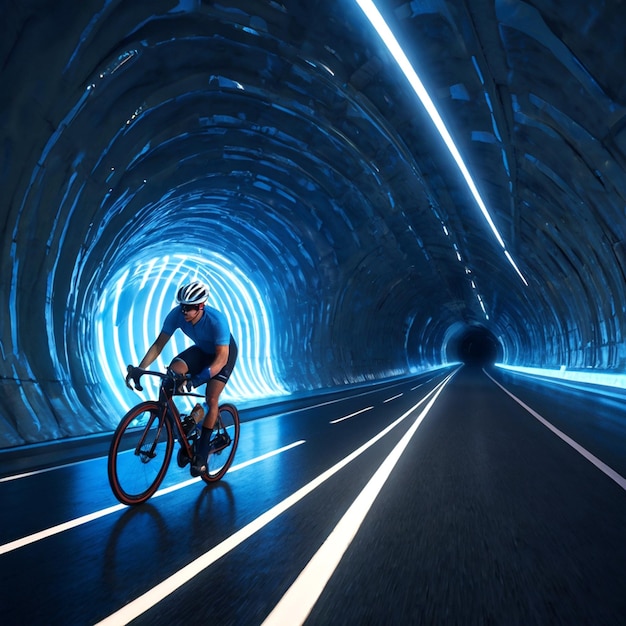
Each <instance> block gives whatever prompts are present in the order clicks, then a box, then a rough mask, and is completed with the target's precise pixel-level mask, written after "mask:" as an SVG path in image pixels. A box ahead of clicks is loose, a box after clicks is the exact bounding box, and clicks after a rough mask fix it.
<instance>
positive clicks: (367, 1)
mask: <svg viewBox="0 0 626 626" xmlns="http://www.w3.org/2000/svg"><path fill="white" fill-rule="evenodd" d="M356 3H357V4H358V5H359V7H360V8H361V10H362V11H363V13H365V16H366V17H367V19H368V20H369V21H370V23H371V24H372V26H373V27H374V28H375V29H376V32H377V33H378V35H379V36H380V38H381V39H382V40H383V43H384V44H385V45H386V46H387V49H388V50H389V52H390V53H391V55H392V56H393V58H394V59H395V61H396V63H397V64H398V67H399V68H400V69H401V70H402V72H403V74H404V75H405V76H406V78H407V80H408V81H409V84H410V85H411V87H412V88H413V91H415V94H416V95H417V97H418V98H419V99H420V101H421V103H422V105H423V106H424V108H425V109H426V111H427V113H428V115H429V116H430V119H431V120H432V121H433V124H434V125H435V127H436V128H437V130H438V131H439V134H440V135H441V138H442V139H443V141H444V143H445V144H446V146H447V148H448V150H449V151H450V154H451V155H452V157H453V158H454V160H455V162H456V164H457V166H458V168H459V170H460V172H461V174H462V175H463V178H464V179H465V182H466V183H467V186H468V187H469V190H470V192H471V194H472V196H474V200H475V201H476V204H477V205H478V208H479V209H480V211H481V213H482V214H483V217H484V218H485V220H486V221H487V224H488V225H489V228H490V229H491V232H492V233H493V234H494V236H495V238H496V240H497V241H498V243H499V244H500V247H501V248H502V249H503V251H504V254H505V256H506V258H507V260H508V262H509V263H510V264H511V266H512V267H513V269H514V270H515V272H516V273H517V274H518V276H519V277H520V278H521V280H522V282H523V283H524V284H525V285H526V286H528V282H527V281H526V278H525V277H524V275H523V274H522V272H521V271H520V269H519V268H518V267H517V264H516V263H515V261H514V259H513V257H512V256H511V254H510V253H509V252H508V250H507V249H506V244H505V243H504V240H503V239H502V236H501V235H500V233H499V232H498V229H497V227H496V225H495V224H494V222H493V219H492V218H491V215H490V214H489V211H488V210H487V207H486V205H485V203H484V202H483V199H482V197H481V195H480V193H479V192H478V188H477V187H476V184H475V183H474V180H473V179H472V177H471V175H470V173H469V170H468V169H467V166H466V165H465V162H464V161H463V158H462V157H461V154H460V152H459V150H458V148H457V147H456V145H455V143H454V141H453V140H452V136H451V135H450V133H449V131H448V129H447V128H446V126H445V124H444V123H443V119H442V118H441V115H439V111H437V109H436V107H435V105H434V103H433V101H432V99H431V97H430V95H429V94H428V92H427V91H426V88H425V87H424V85H423V83H422V81H421V80H420V78H419V76H418V75H417V73H416V71H415V69H413V66H412V65H411V63H410V61H409V59H408V58H407V56H406V55H405V54H404V51H403V50H402V48H401V47H400V44H399V43H398V41H397V39H396V38H395V36H394V34H393V33H392V32H391V29H390V28H389V26H388V25H387V23H386V22H385V20H384V19H383V16H382V15H381V14H380V12H379V11H378V9H377V8H376V5H375V4H374V3H373V2H372V0H356Z"/></svg>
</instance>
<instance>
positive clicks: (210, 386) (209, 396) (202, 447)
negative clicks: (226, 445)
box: [193, 335, 238, 474]
mask: <svg viewBox="0 0 626 626" xmlns="http://www.w3.org/2000/svg"><path fill="white" fill-rule="evenodd" d="M237 354H238V349H237V344H236V343H235V340H234V339H233V337H232V335H231V338H230V346H229V350H228V361H227V363H226V365H225V366H224V367H223V368H222V369H221V370H220V371H219V372H218V373H217V374H216V375H215V376H213V378H211V380H210V381H209V382H208V383H207V385H206V403H207V407H208V412H207V416H206V417H205V419H204V424H203V425H202V434H201V435H200V440H199V441H198V454H197V458H196V459H194V463H193V466H194V467H193V473H194V474H198V473H201V472H202V471H204V469H203V468H204V467H205V466H206V459H207V456H208V454H209V442H210V439H211V433H212V432H213V427H214V426H215V422H216V421H217V416H218V411H219V400H220V395H221V394H222V391H224V387H226V383H227V382H228V379H229V378H230V375H231V373H232V371H233V368H234V367H235V363H236V362H237Z"/></svg>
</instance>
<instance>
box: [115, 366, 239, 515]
mask: <svg viewBox="0 0 626 626" xmlns="http://www.w3.org/2000/svg"><path fill="white" fill-rule="evenodd" d="M128 371H129V373H131V374H132V375H133V380H134V382H135V389H137V391H142V390H143V387H142V386H141V384H140V379H141V377H142V376H143V375H149V376H158V377H159V378H161V385H160V388H159V399H158V400H147V401H145V402H141V403H139V404H138V405H137V406H135V407H133V408H132V409H130V411H128V413H126V415H125V416H124V417H123V418H122V421H121V422H120V423H119V425H118V426H117V428H116V430H115V433H114V434H113V440H112V441H111V445H110V447H109V458H108V474H109V483H110V485H111V489H112V490H113V493H114V494H115V497H116V498H117V499H118V500H119V501H120V502H122V503H124V504H141V503H142V502H145V501H146V500H148V498H150V497H151V496H152V495H154V493H155V492H156V490H157V489H158V488H159V485H160V484H161V482H162V481H163V478H164V477H165V474H166V472H167V469H168V467H169V464H170V461H171V459H172V453H173V451H174V439H177V440H178V443H179V444H180V447H179V450H178V453H177V463H178V466H179V467H181V468H182V467H185V466H186V465H187V464H188V463H190V462H191V460H192V459H193V457H194V454H195V445H196V440H197V439H198V438H199V428H200V426H201V425H200V424H198V425H197V426H196V425H195V423H193V425H194V426H196V427H195V428H188V426H187V423H186V422H185V421H184V420H185V418H186V417H187V416H185V415H181V413H180V411H179V410H178V407H177V406H176V404H175V403H174V399H173V398H174V397H175V396H195V397H203V396H201V395H200V394H197V393H189V392H184V391H182V390H181V388H182V385H183V383H184V382H185V381H186V380H187V379H188V376H186V375H181V374H177V373H176V372H173V371H172V370H170V369H168V370H167V372H166V373H163V372H157V371H152V370H144V369H140V368H137V367H131V366H129V368H128ZM238 443H239V413H238V412H237V408H236V407H235V406H234V405H233V404H222V405H220V407H219V414H218V418H217V422H216V423H215V427H214V428H213V434H212V435H211V439H210V442H209V449H210V450H211V452H210V454H209V458H208V459H207V464H206V471H205V472H203V473H202V474H201V478H202V480H203V481H204V482H206V483H212V482H215V481H217V480H220V479H221V478H222V477H223V476H224V474H226V472H227V471H228V468H229V467H230V465H231V463H232V462H233V458H234V456H235V451H236V450H237V444H238Z"/></svg>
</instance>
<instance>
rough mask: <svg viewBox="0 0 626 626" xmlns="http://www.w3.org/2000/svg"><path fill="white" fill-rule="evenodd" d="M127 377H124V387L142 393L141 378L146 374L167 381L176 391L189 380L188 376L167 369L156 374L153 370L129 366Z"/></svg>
mask: <svg viewBox="0 0 626 626" xmlns="http://www.w3.org/2000/svg"><path fill="white" fill-rule="evenodd" d="M126 372H127V376H126V386H127V387H128V388H129V389H132V390H133V391H135V390H136V391H143V387H142V386H141V377H142V376H143V375H144V374H148V375H149V376H158V377H159V378H162V379H169V380H171V381H172V382H173V383H174V389H177V388H178V386H179V385H180V384H181V383H183V382H185V381H186V380H189V378H191V376H190V375H189V374H179V373H178V372H174V371H173V370H171V369H169V368H168V369H167V372H166V373H163V372H157V371H155V370H145V369H142V368H140V367H135V366H133V365H129V366H128V367H127V368H126ZM131 380H132V381H133V384H134V387H131V384H130V381H131Z"/></svg>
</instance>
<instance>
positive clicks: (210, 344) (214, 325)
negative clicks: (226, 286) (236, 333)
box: [161, 306, 230, 354]
mask: <svg viewBox="0 0 626 626" xmlns="http://www.w3.org/2000/svg"><path fill="white" fill-rule="evenodd" d="M177 328H180V329H181V330H182V331H183V332H184V333H185V335H187V337H189V339H191V341H193V342H194V343H195V344H196V345H197V346H198V347H199V348H200V349H201V350H202V351H203V352H206V353H207V354H215V346H227V345H229V343H230V328H229V327H228V320H227V319H226V316H225V315H224V314H223V313H222V312H221V311H218V310H217V309H214V308H212V307H210V306H205V307H204V315H203V316H202V317H201V318H200V320H199V321H198V322H196V324H192V323H191V322H186V321H185V316H184V314H183V312H182V311H181V310H180V307H176V308H175V309H172V310H171V311H170V312H169V313H168V314H167V317H166V318H165V321H164V322H163V328H162V329H161V332H163V333H165V334H166V335H170V336H171V335H173V334H174V331H175V330H176V329H177Z"/></svg>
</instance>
